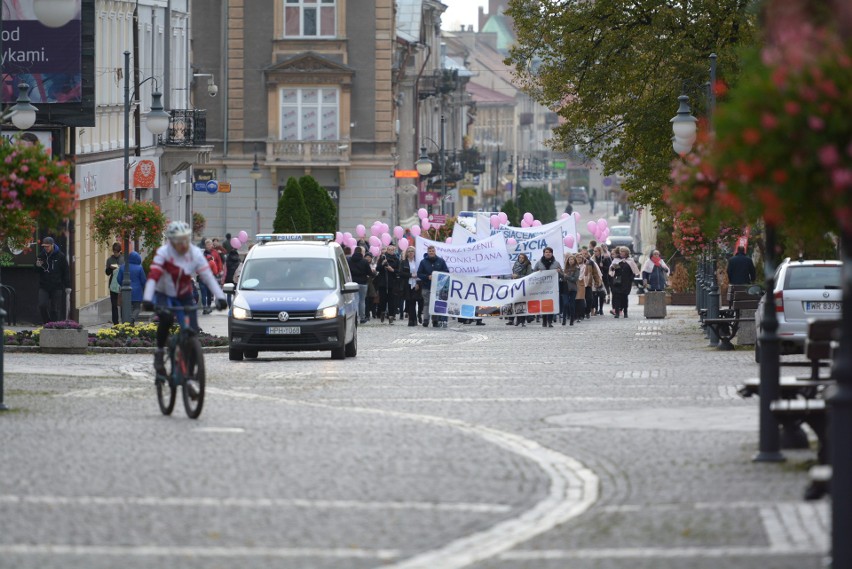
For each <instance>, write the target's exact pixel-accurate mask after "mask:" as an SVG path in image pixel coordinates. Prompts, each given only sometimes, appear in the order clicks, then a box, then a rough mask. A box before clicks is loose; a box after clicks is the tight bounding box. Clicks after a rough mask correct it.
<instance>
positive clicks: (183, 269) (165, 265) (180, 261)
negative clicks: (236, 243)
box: [143, 243, 225, 302]
mask: <svg viewBox="0 0 852 569" xmlns="http://www.w3.org/2000/svg"><path fill="white" fill-rule="evenodd" d="M195 274H197V275H198V278H200V279H201V280H203V281H204V284H206V285H207V288H209V289H210V292H212V293H213V296H215V297H216V298H225V293H224V292H222V289H221V288H220V287H219V283H218V282H216V277H215V276H214V275H213V272H212V271H211V270H210V264H209V263H208V262H207V259H206V258H205V257H204V254H203V253H202V252H201V249H199V248H198V247H196V246H195V245H190V246H189V250H188V251H187V252H186V254H184V255H181V254H180V253H178V252H177V251H175V248H174V247H172V245H171V243H167V244H165V245H163V246H162V247H160V248H159V249H157V253H156V254H155V255H154V261H153V262H152V263H151V270H150V271H149V272H148V282H146V283H145V294H144V295H143V300H145V301H148V302H151V301H153V299H154V293H155V292H159V293H162V294H165V295H166V296H170V297H172V298H186V297H188V296H192V294H193V287H192V275H195Z"/></svg>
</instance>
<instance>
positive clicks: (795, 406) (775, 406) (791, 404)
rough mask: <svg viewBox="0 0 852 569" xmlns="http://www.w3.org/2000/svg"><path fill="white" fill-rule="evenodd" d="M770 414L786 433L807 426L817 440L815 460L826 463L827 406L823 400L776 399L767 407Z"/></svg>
mask: <svg viewBox="0 0 852 569" xmlns="http://www.w3.org/2000/svg"><path fill="white" fill-rule="evenodd" d="M769 409H770V410H771V411H772V414H773V415H775V417H776V418H777V419H778V422H779V423H781V425H782V426H783V427H784V428H786V429H787V430H788V431H790V432H793V431H794V430H795V429H797V428H798V427H799V425H801V424H802V423H806V424H808V425H809V426H810V427H811V429H813V431H814V433H815V434H816V436H817V439H818V440H819V449H818V450H817V460H818V461H819V463H820V464H827V463H828V444H827V438H828V432H827V431H828V428H827V426H828V406H827V405H826V400H825V399H777V400H775V401H773V402H772V403H771V404H770V405H769Z"/></svg>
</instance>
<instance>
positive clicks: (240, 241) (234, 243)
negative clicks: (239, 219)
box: [231, 231, 248, 249]
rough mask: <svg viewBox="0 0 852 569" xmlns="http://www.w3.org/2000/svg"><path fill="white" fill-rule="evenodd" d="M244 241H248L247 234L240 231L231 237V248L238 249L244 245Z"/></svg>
mask: <svg viewBox="0 0 852 569" xmlns="http://www.w3.org/2000/svg"><path fill="white" fill-rule="evenodd" d="M246 241H248V233H246V232H245V231H240V232H239V233H237V236H236V237H231V247H233V248H234V249H239V248H240V247H242V246H243V245H245V244H246Z"/></svg>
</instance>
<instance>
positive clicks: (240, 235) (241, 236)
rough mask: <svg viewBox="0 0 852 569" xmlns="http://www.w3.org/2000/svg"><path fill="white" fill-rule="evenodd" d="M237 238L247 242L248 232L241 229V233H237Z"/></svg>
mask: <svg viewBox="0 0 852 569" xmlns="http://www.w3.org/2000/svg"><path fill="white" fill-rule="evenodd" d="M237 239H239V240H240V243H245V242H246V241H248V233H246V232H245V231H240V232H239V233H237Z"/></svg>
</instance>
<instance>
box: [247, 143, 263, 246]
mask: <svg viewBox="0 0 852 569" xmlns="http://www.w3.org/2000/svg"><path fill="white" fill-rule="evenodd" d="M262 176H263V172H261V171H260V164H258V163H257V152H255V153H254V162H252V164H251V171H250V172H249V178H251V179H252V180H254V228H255V235H257V234H259V233H260V210H259V209H257V181H258V180H260V178H261V177H262Z"/></svg>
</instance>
